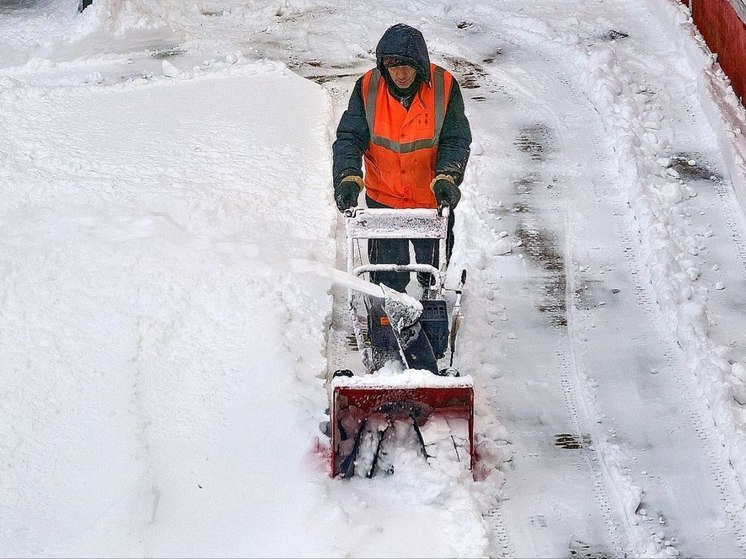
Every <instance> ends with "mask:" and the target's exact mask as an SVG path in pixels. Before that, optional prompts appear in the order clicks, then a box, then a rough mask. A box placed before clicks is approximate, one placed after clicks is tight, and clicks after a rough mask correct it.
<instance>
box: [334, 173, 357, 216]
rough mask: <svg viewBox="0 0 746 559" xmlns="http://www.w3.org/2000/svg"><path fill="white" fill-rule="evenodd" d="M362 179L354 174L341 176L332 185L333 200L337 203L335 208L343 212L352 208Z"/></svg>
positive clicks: (355, 202) (355, 203)
mask: <svg viewBox="0 0 746 559" xmlns="http://www.w3.org/2000/svg"><path fill="white" fill-rule="evenodd" d="M362 183H363V179H361V178H360V177H358V176H356V175H351V176H349V177H345V178H343V179H342V180H341V181H340V182H339V184H338V185H337V186H335V187H334V201H335V202H336V203H337V209H338V210H339V211H340V212H342V213H344V212H345V210H349V209H350V208H354V207H355V206H356V205H357V197H358V195H359V194H360V190H361V189H362Z"/></svg>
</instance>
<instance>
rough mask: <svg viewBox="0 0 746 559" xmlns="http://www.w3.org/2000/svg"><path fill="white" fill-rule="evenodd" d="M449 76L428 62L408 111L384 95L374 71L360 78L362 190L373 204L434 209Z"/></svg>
mask: <svg viewBox="0 0 746 559" xmlns="http://www.w3.org/2000/svg"><path fill="white" fill-rule="evenodd" d="M452 80H453V76H452V75H451V74H450V73H449V72H447V71H446V70H445V69H443V68H441V67H440V66H436V65H435V64H431V65H430V84H431V85H429V86H428V85H427V84H426V83H424V82H423V83H422V84H421V85H420V88H419V89H418V91H417V93H416V94H415V96H414V99H413V100H412V104H411V105H410V107H409V110H407V109H406V108H404V106H402V104H401V103H399V101H397V100H396V98H395V97H394V96H393V95H391V93H389V90H388V88H387V87H386V81H385V80H383V79H381V73H380V72H379V71H378V69H377V68H376V69H373V70H370V71H368V72H367V73H366V74H365V75H364V76H363V103H364V105H365V116H366V119H367V121H368V130H369V131H370V143H369V144H368V149H367V150H366V151H365V154H364V160H365V188H366V190H367V194H368V196H370V197H371V198H372V199H373V200H375V201H376V202H379V203H381V204H385V205H386V206H390V207H393V208H435V207H437V203H436V201H435V195H434V194H433V192H432V190H430V183H431V182H432V180H433V179H434V178H435V162H436V158H437V155H438V140H439V138H440V131H441V129H442V128H443V121H444V120H445V114H446V106H447V104H448V98H449V96H450V93H451V84H452Z"/></svg>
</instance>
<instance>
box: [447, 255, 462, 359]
mask: <svg viewBox="0 0 746 559" xmlns="http://www.w3.org/2000/svg"><path fill="white" fill-rule="evenodd" d="M465 283H466V270H461V280H460V281H459V282H458V285H457V286H456V302H455V303H454V304H453V321H452V322H451V336H450V339H449V345H450V348H451V363H450V366H451V367H453V355H454V354H455V352H456V334H457V333H458V329H459V326H461V294H462V293H463V292H464V284H465Z"/></svg>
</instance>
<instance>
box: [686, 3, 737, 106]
mask: <svg viewBox="0 0 746 559" xmlns="http://www.w3.org/2000/svg"><path fill="white" fill-rule="evenodd" d="M681 1H682V2H683V3H684V4H686V5H687V6H689V7H690V9H691V11H692V18H693V19H694V24H695V25H696V26H697V28H698V29H699V31H700V33H702V36H703V37H704V39H705V42H706V43H707V46H708V47H710V50H711V51H712V52H713V53H715V54H717V56H718V62H719V63H720V67H721V68H722V69H723V72H725V74H726V75H727V76H728V77H729V78H730V80H731V85H732V86H733V90H734V91H735V92H736V94H737V95H738V96H739V97H740V98H741V102H742V103H743V101H744V96H745V95H746V24H744V20H743V19H742V17H744V16H746V5H744V4H743V2H742V1H741V0H681ZM734 2H738V3H739V4H738V5H736V4H734Z"/></svg>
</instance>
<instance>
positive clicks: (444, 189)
mask: <svg viewBox="0 0 746 559" xmlns="http://www.w3.org/2000/svg"><path fill="white" fill-rule="evenodd" d="M433 193H434V194H435V199H436V200H437V201H438V207H441V206H448V207H449V208H451V209H453V208H455V207H456V205H457V204H458V201H459V200H461V191H460V190H459V189H458V186H456V185H455V184H453V183H452V182H451V181H449V180H448V179H438V180H436V181H435V184H433Z"/></svg>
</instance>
